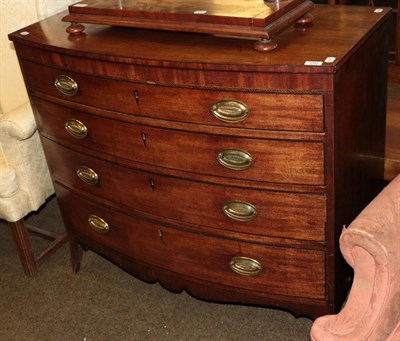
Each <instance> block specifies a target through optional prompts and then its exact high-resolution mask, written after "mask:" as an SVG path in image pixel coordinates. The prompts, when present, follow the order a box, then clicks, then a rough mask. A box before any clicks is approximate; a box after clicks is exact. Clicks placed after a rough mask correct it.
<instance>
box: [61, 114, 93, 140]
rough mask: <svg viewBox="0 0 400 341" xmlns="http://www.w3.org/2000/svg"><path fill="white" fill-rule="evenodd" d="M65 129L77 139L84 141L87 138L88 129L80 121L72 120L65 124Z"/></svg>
mask: <svg viewBox="0 0 400 341" xmlns="http://www.w3.org/2000/svg"><path fill="white" fill-rule="evenodd" d="M64 127H65V129H66V130H67V131H68V133H69V134H70V135H71V136H73V137H75V138H76V139H79V140H82V139H84V138H85V137H86V136H87V133H88V129H87V127H86V126H85V125H84V124H83V123H82V122H81V121H79V120H77V119H75V118H72V119H70V120H68V121H66V122H65V125H64Z"/></svg>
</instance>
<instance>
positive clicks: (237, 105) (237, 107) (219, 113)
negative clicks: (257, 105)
mask: <svg viewBox="0 0 400 341" xmlns="http://www.w3.org/2000/svg"><path fill="white" fill-rule="evenodd" d="M211 112H212V114H213V115H214V116H215V117H216V118H218V119H219V120H220V121H223V122H228V123H238V122H242V121H244V120H245V119H246V118H247V116H249V113H250V110H249V108H248V107H247V105H246V104H244V103H243V102H241V101H237V100H229V99H228V100H227V99H225V100H221V101H218V102H215V103H214V104H213V106H212V107H211Z"/></svg>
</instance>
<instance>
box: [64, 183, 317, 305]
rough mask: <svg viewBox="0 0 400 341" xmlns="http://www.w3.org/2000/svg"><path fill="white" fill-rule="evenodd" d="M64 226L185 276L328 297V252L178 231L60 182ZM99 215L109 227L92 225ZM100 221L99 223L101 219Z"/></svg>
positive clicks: (260, 289)
mask: <svg viewBox="0 0 400 341" xmlns="http://www.w3.org/2000/svg"><path fill="white" fill-rule="evenodd" d="M56 192H57V197H58V199H59V201H60V203H61V208H62V213H63V216H64V218H65V222H66V226H68V227H69V229H71V230H73V231H75V233H76V234H78V235H79V234H83V235H85V236H87V237H89V238H90V239H91V240H92V241H93V242H95V243H100V244H102V245H104V246H106V247H112V248H113V249H115V250H120V251H122V252H124V253H125V254H126V255H128V256H130V257H132V258H134V259H137V260H140V261H142V262H146V263H148V264H151V265H154V266H157V267H161V268H163V269H167V270H170V271H173V272H175V273H177V274H181V275H184V276H186V277H189V278H190V277H192V278H197V279H201V280H205V281H209V282H214V283H218V284H219V285H227V286H229V287H231V288H232V287H236V288H240V289H244V290H251V291H253V292H254V291H256V292H268V293H271V294H275V295H284V296H294V297H305V298H313V299H324V298H325V271H324V269H325V253H324V252H323V251H321V250H307V249H294V248H287V247H279V246H268V245H261V244H251V243H246V242H242V241H237V240H230V239H223V238H215V237H212V236H205V235H199V234H195V233H190V232H185V231H178V230H175V229H173V228H169V227H168V228H167V227H164V226H162V225H158V224H154V223H150V222H147V221H142V220H140V219H138V218H135V217H131V216H127V215H124V214H121V213H117V212H115V211H112V210H110V209H108V208H106V207H100V206H97V205H96V204H94V203H91V202H88V201H85V200H84V199H82V198H80V197H78V196H75V195H72V194H71V193H70V192H68V191H67V190H65V189H64V188H62V187H60V186H56ZM92 216H95V217H98V218H100V219H102V221H103V222H105V223H106V224H107V226H108V232H106V233H104V232H103V231H101V232H99V231H97V230H96V229H93V228H92V227H91V226H89V224H88V220H89V217H92ZM100 225H101V224H100Z"/></svg>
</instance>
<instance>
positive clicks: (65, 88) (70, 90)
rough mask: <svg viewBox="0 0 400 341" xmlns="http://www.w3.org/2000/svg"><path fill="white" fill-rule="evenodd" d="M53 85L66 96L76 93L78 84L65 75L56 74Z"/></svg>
mask: <svg viewBox="0 0 400 341" xmlns="http://www.w3.org/2000/svg"><path fill="white" fill-rule="evenodd" d="M54 86H55V87H56V88H57V90H58V91H60V92H61V93H62V94H63V95H66V96H70V97H72V96H75V95H76V94H77V93H78V84H77V83H76V82H75V81H74V80H73V79H72V78H71V77H68V76H66V75H58V76H57V77H56V80H55V81H54Z"/></svg>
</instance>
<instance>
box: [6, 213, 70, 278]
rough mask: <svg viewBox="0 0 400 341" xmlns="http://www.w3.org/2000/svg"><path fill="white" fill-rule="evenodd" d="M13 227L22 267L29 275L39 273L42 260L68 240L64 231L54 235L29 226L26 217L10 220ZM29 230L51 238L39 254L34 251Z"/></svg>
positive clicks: (9, 223)
mask: <svg viewBox="0 0 400 341" xmlns="http://www.w3.org/2000/svg"><path fill="white" fill-rule="evenodd" d="M8 225H9V226H10V227H11V231H12V235H13V238H14V241H15V245H16V247H17V251H18V255H19V258H20V260H21V264H22V267H23V269H24V272H25V274H26V275H27V276H33V275H34V274H36V273H37V270H38V267H39V266H40V264H42V262H43V261H44V260H45V259H46V258H47V257H49V256H50V255H51V254H52V253H54V252H55V251H56V250H57V249H59V248H60V247H61V246H62V245H63V244H64V243H65V242H67V241H68V234H67V232H64V233H62V234H60V235H57V236H55V235H52V234H51V233H49V232H47V231H45V230H41V229H39V228H36V227H32V226H31V227H29V228H28V227H27V226H26V224H25V221H24V219H21V220H18V221H16V222H8ZM28 230H29V231H31V232H33V233H35V234H37V235H39V236H41V237H43V238H46V239H49V240H51V243H50V244H49V245H48V247H46V248H45V249H44V250H43V251H42V252H40V253H39V254H38V255H37V256H35V255H34V253H33V251H32V246H31V242H30V240H29V234H28Z"/></svg>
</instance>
